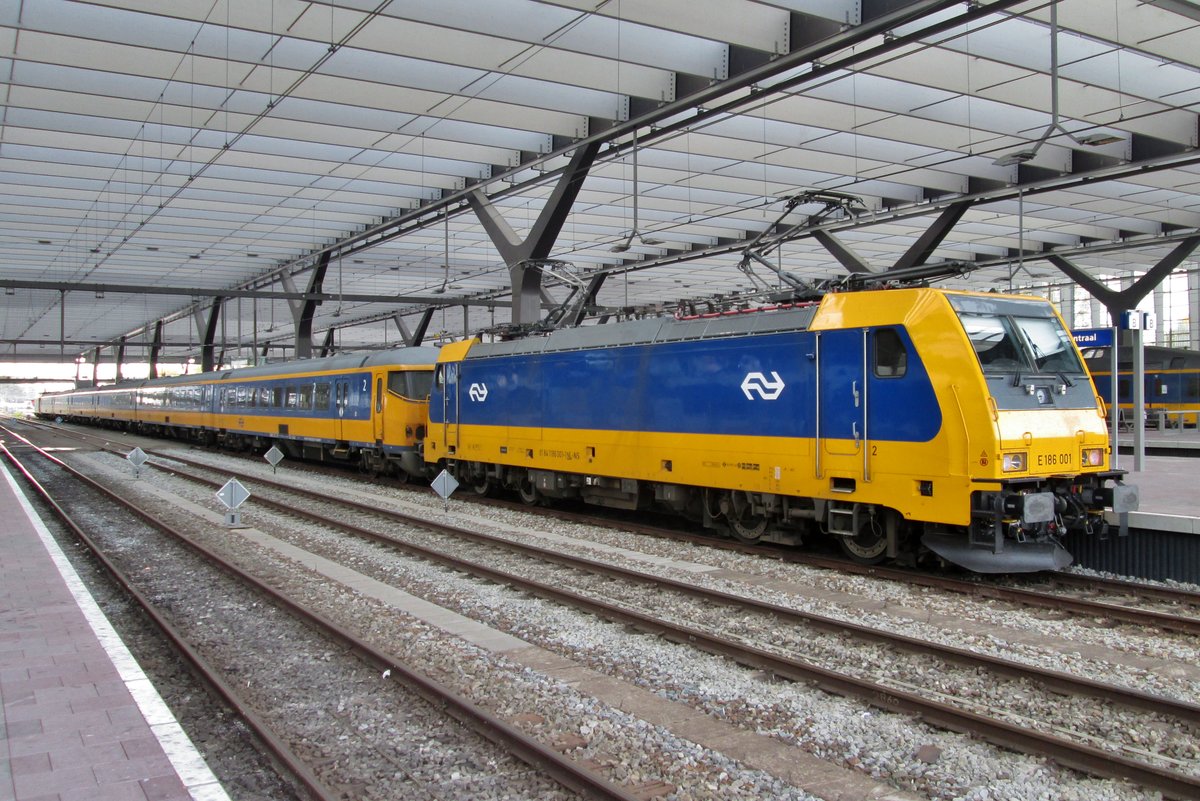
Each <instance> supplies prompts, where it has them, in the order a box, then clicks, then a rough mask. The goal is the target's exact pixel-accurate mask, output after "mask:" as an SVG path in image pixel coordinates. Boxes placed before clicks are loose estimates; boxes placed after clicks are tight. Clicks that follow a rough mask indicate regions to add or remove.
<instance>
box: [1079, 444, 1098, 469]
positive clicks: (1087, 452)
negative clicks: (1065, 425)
mask: <svg viewBox="0 0 1200 801" xmlns="http://www.w3.org/2000/svg"><path fill="white" fill-rule="evenodd" d="M1079 461H1080V462H1081V463H1082V464H1083V466H1084V467H1100V466H1101V465H1103V464H1104V448H1084V449H1083V453H1082V454H1081V458H1080V460H1079Z"/></svg>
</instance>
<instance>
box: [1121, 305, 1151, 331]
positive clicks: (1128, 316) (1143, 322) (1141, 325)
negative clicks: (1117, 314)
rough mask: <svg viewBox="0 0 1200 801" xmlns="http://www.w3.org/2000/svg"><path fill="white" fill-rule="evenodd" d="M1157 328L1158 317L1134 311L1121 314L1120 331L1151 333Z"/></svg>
mask: <svg viewBox="0 0 1200 801" xmlns="http://www.w3.org/2000/svg"><path fill="white" fill-rule="evenodd" d="M1156 328H1158V315H1156V314H1151V313H1150V312H1143V311H1138V310H1137V309H1134V310H1133V311H1125V312H1121V330H1123V331H1153V330H1155V329H1156Z"/></svg>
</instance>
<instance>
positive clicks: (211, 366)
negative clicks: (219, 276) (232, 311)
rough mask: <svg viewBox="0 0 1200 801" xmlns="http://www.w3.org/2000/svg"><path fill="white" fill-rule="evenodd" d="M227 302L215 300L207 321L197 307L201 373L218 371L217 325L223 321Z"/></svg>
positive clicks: (196, 318) (196, 319)
mask: <svg viewBox="0 0 1200 801" xmlns="http://www.w3.org/2000/svg"><path fill="white" fill-rule="evenodd" d="M224 302H225V298H222V297H219V296H218V297H215V298H213V302H212V305H211V306H210V307H209V309H208V317H207V319H206V318H205V316H204V312H203V311H202V310H201V309H200V308H198V307H197V309H196V311H195V315H194V318H193V319H194V320H195V322H196V332H197V333H198V334H199V336H200V371H201V372H203V373H211V372H212V371H213V370H215V369H217V365H216V358H215V357H216V338H217V323H218V322H220V320H221V304H222V303H224Z"/></svg>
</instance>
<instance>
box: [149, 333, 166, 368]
mask: <svg viewBox="0 0 1200 801" xmlns="http://www.w3.org/2000/svg"><path fill="white" fill-rule="evenodd" d="M162 349H163V321H162V320H158V321H156V322H155V323H154V339H153V340H151V342H150V377H151V378H158V356H159V354H161V353H162Z"/></svg>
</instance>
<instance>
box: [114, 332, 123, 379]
mask: <svg viewBox="0 0 1200 801" xmlns="http://www.w3.org/2000/svg"><path fill="white" fill-rule="evenodd" d="M116 347H117V374H116V382H117V383H118V384H120V383H121V382H122V381H124V380H125V372H124V370H123V369H122V365H123V364H125V337H121V338H120V339H119V340H117V345H116Z"/></svg>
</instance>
